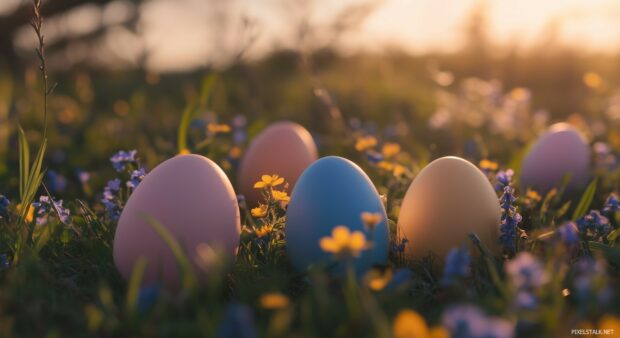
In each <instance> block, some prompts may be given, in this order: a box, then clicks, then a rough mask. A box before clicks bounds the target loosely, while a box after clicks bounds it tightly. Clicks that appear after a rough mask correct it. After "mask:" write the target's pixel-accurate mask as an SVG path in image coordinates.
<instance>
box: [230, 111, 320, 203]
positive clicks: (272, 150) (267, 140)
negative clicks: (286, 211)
mask: <svg viewBox="0 0 620 338" xmlns="http://www.w3.org/2000/svg"><path fill="white" fill-rule="evenodd" d="M317 158H318V152H317V148H316V145H315V143H314V140H313V139H312V136H311V135H310V133H309V132H308V131H307V130H306V129H305V128H304V127H302V126H300V125H299V124H297V123H293V122H288V121H283V122H276V123H274V124H272V125H270V126H269V127H267V128H266V129H265V130H263V131H262V132H261V133H260V134H258V135H257V136H256V137H255V138H254V139H253V140H252V143H251V144H250V147H249V148H248V150H247V151H246V153H245V156H244V157H243V160H242V161H241V165H240V167H239V181H238V186H239V190H240V192H241V193H242V194H243V195H244V196H245V198H246V201H247V203H248V205H249V206H250V207H254V206H256V205H257V204H258V202H259V201H260V199H261V192H260V190H257V189H254V183H256V182H257V181H260V179H261V176H262V175H272V174H277V175H279V176H281V177H283V178H284V179H285V180H286V182H288V184H289V192H290V191H292V188H293V187H294V186H295V183H296V182H297V179H298V178H299V176H300V175H301V173H302V172H303V171H304V169H306V168H307V167H308V166H309V165H310V164H311V163H312V162H314V161H316V159H317Z"/></svg>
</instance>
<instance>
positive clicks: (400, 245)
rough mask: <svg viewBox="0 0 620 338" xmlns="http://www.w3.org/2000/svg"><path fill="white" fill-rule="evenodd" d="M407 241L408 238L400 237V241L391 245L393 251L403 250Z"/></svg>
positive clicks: (400, 251)
mask: <svg viewBox="0 0 620 338" xmlns="http://www.w3.org/2000/svg"><path fill="white" fill-rule="evenodd" d="M407 243H409V240H408V239H406V238H403V239H401V240H400V243H398V244H394V246H393V247H392V251H394V252H395V253H403V252H405V246H407Z"/></svg>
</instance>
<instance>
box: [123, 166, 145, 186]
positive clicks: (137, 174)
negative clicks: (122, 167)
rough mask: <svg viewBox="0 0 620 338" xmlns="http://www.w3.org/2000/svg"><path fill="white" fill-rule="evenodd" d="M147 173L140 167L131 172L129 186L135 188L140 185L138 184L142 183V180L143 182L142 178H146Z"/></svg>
mask: <svg viewBox="0 0 620 338" xmlns="http://www.w3.org/2000/svg"><path fill="white" fill-rule="evenodd" d="M145 175H146V172H145V170H144V168H140V169H138V170H134V171H132V172H131V177H130V178H129V181H127V187H129V188H131V189H135V188H137V187H138V184H140V182H142V180H143V179H144V176H145Z"/></svg>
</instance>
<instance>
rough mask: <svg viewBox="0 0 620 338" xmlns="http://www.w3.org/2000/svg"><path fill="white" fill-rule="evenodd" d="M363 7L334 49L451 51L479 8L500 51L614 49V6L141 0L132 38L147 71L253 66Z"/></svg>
mask: <svg viewBox="0 0 620 338" xmlns="http://www.w3.org/2000/svg"><path fill="white" fill-rule="evenodd" d="M19 1H25V0H0V12H1V11H3V10H7V8H10V7H11V6H14V5H15V4H16V3H19ZM117 2H119V1H117ZM120 2H122V0H121V1H120ZM365 3H373V4H376V5H375V6H374V7H373V8H374V9H373V10H372V11H371V12H370V14H369V15H368V16H366V17H365V20H364V21H363V22H362V23H361V24H360V25H359V27H358V28H357V29H355V30H352V31H350V32H348V33H346V34H345V35H343V36H341V37H340V38H339V40H338V42H337V46H339V47H341V48H342V50H343V51H345V52H355V51H359V50H364V51H373V52H381V51H383V50H386V48H388V47H390V48H392V47H396V48H400V49H402V50H405V51H407V52H411V53H425V52H429V51H448V52H449V51H454V50H457V49H458V48H461V47H462V45H463V38H464V36H465V33H464V31H465V22H466V20H467V19H468V18H469V16H470V13H471V12H472V9H473V8H474V7H475V6H477V5H480V4H483V5H484V6H485V8H486V13H487V15H488V27H489V32H488V33H489V35H490V38H491V39H492V41H493V43H494V44H496V45H498V46H507V45H509V44H511V43H518V45H520V46H521V47H523V48H526V49H527V48H530V49H532V48H535V47H536V46H537V42H539V41H540V39H541V37H543V36H545V35H548V34H549V32H550V31H551V30H550V29H549V28H550V27H554V32H555V34H556V35H555V36H556V38H557V40H558V41H559V42H561V43H563V44H567V45H572V46H575V47H578V48H581V49H583V50H584V51H588V52H606V53H612V52H616V51H619V50H620V20H618V18H620V0H518V1H515V0H339V1H332V0H314V1H309V0H146V1H145V2H144V4H143V5H142V8H141V21H140V25H139V27H140V28H139V34H140V35H141V36H142V38H143V41H144V45H145V47H146V48H147V50H148V51H149V52H150V55H151V57H150V58H149V61H148V65H149V67H151V68H152V69H154V70H158V71H176V70H186V69H191V68H194V67H197V66H204V65H206V64H216V65H217V64H225V63H226V62H227V61H228V60H230V59H231V58H232V57H234V56H235V55H237V54H239V53H240V52H241V51H242V50H243V51H244V54H243V55H244V56H245V57H250V58H252V57H260V56H261V55H264V53H265V52H267V51H269V50H272V49H274V48H282V47H298V44H297V42H296V41H299V40H298V38H297V37H298V29H297V28H298V27H300V23H301V22H304V20H306V21H307V22H309V23H310V26H311V27H314V28H315V31H316V32H318V33H317V34H319V36H330V35H325V31H326V30H325V27H326V25H327V24H328V23H330V22H334V18H335V17H336V15H337V14H338V13H340V12H341V11H342V10H343V8H347V6H349V5H351V4H353V5H355V4H357V5H360V4H365ZM107 7H110V8H112V7H114V6H111V5H109V6H107ZM119 8H120V9H119ZM122 8H123V6H116V7H114V10H109V11H108V12H110V15H108V17H110V18H114V17H118V16H120V15H122ZM82 12H83V13H85V14H84V15H82V16H81V18H77V19H74V20H72V22H73V23H74V24H75V25H76V27H78V28H79V29H82V30H84V29H88V27H90V26H92V25H91V24H90V23H91V22H92V18H91V17H89V16H88V15H87V13H88V11H82ZM335 22H341V20H336V21H335ZM85 27H86V28H85ZM321 34H323V35H321ZM119 41H121V42H122V43H119V46H118V47H116V48H118V49H119V52H128V53H129V52H132V51H135V48H130V47H132V46H130V45H131V44H133V43H131V42H129V41H131V40H127V39H125V40H121V39H119ZM249 41H251V42H252V43H251V44H250V43H248V42H249ZM123 46H125V47H123ZM247 46H250V47H249V48H248V49H247V50H244V48H245V47H247Z"/></svg>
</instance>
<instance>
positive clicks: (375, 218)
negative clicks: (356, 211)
mask: <svg viewBox="0 0 620 338" xmlns="http://www.w3.org/2000/svg"><path fill="white" fill-rule="evenodd" d="M361 218H362V223H364V226H366V229H369V230H372V229H374V228H375V226H377V224H379V223H381V221H383V214H381V213H380V212H362V216H361Z"/></svg>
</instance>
